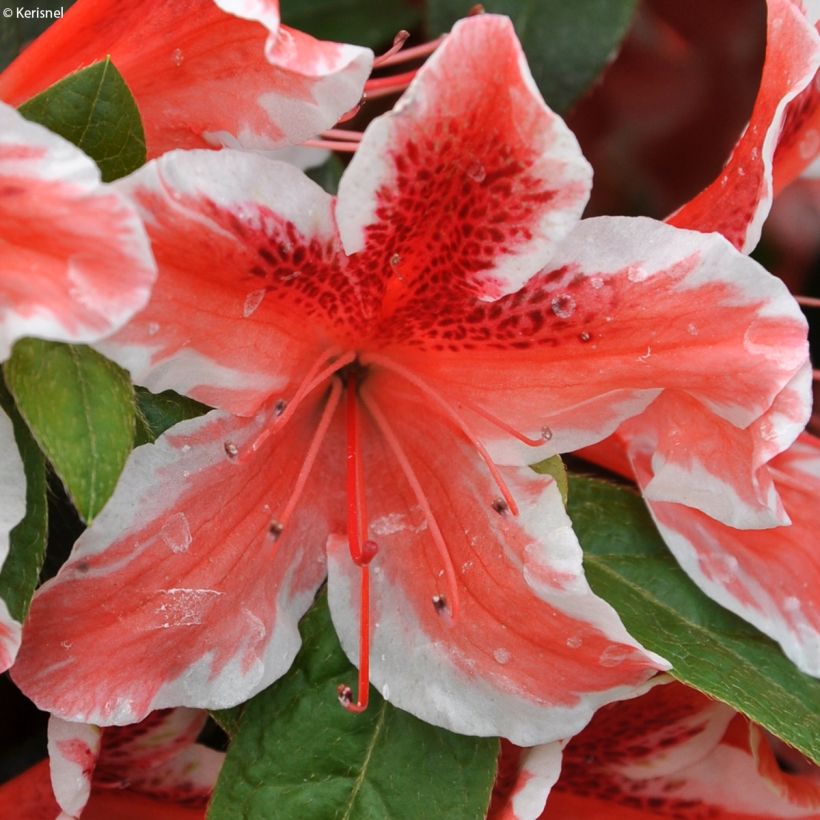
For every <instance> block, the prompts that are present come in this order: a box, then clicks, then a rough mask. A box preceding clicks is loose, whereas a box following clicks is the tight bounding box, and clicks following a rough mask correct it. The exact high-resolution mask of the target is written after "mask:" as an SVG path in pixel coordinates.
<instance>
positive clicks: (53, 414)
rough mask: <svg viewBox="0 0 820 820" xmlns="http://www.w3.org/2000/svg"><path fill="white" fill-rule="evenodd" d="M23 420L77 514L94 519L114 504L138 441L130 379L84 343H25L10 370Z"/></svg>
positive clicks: (16, 348) (14, 354) (8, 376)
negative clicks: (112, 500)
mask: <svg viewBox="0 0 820 820" xmlns="http://www.w3.org/2000/svg"><path fill="white" fill-rule="evenodd" d="M5 373H6V383H7V384H8V387H9V390H10V391H11V393H12V395H13V396H14V399H15V402H16V403H17V407H18V408H19V410H20V413H21V415H22V416H23V418H24V419H25V420H26V424H28V427H29V429H30V430H31V432H32V433H33V435H34V438H35V439H36V440H37V442H38V444H39V445H40V448H41V449H42V451H43V452H44V453H45V455H46V457H47V458H48V460H49V461H50V462H51V465H52V467H53V468H54V471H55V472H56V473H57V475H58V476H59V477H60V479H61V481H62V482H63V485H64V486H65V488H66V490H67V492H68V494H69V496H70V497H71V500H72V502H73V503H74V506H75V507H76V508H77V512H79V514H80V515H81V516H82V518H83V520H84V521H86V522H89V521H91V520H92V519H93V518H94V516H95V515H97V513H98V512H99V511H100V510H101V509H102V508H103V506H104V505H105V502H106V501H108V499H109V497H110V496H111V493H112V492H113V491H114V487H115V485H116V483H117V479H118V478H119V476H120V473H121V472H122V468H123V466H124V465H125V460H126V458H128V454H129V453H130V452H131V448H132V446H133V442H134V413H135V406H134V391H133V388H132V386H131V381H130V379H129V378H128V374H127V373H126V372H125V371H124V370H122V369H121V368H119V367H117V365H115V364H114V363H113V362H110V361H109V360H108V359H106V358H104V357H103V356H101V355H100V354H99V353H97V352H96V351H94V350H92V349H91V348H90V347H85V346H84V345H66V344H59V343H57V342H46V341H42V340H40V339H23V340H21V341H19V342H17V344H16V345H15V346H14V350H13V351H12V355H11V358H10V359H9V360H8V362H6V365H5Z"/></svg>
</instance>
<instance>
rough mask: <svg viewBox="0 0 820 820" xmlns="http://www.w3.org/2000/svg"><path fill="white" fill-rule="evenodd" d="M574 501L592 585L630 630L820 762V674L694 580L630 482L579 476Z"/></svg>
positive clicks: (688, 676) (678, 670) (681, 676)
mask: <svg viewBox="0 0 820 820" xmlns="http://www.w3.org/2000/svg"><path fill="white" fill-rule="evenodd" d="M568 509H569V514H570V516H571V518H572V521H573V524H574V526H575V532H576V533H577V534H578V538H579V540H580V541H581V544H582V546H583V548H584V569H585V571H586V575H587V578H588V579H589V583H590V586H591V587H592V588H593V590H594V591H595V592H596V593H597V594H598V595H600V596H601V597H602V598H604V599H605V600H606V601H608V602H609V603H610V604H612V606H614V607H615V609H616V610H617V611H618V613H619V614H620V616H621V618H622V619H623V622H624V624H625V626H626V628H627V629H628V630H629V632H630V633H631V634H632V635H634V637H635V638H637V639H638V640H639V641H640V642H641V643H642V644H643V645H644V646H646V647H647V648H648V649H651V650H653V651H655V652H657V653H658V654H660V655H663V656H664V657H665V658H666V659H667V660H668V661H669V662H670V663H671V664H672V665H673V670H672V675H674V676H675V677H676V678H678V680H681V681H683V682H684V683H686V684H689V685H690V686H693V687H695V688H696V689H700V690H701V691H702V692H706V694H708V695H711V696H712V697H715V698H717V699H718V700H722V701H724V702H725V703H728V704H730V705H731V706H733V707H734V708H735V709H737V710H738V711H739V712H743V714H745V715H747V716H748V717H750V718H751V719H752V720H753V721H755V723H759V724H760V725H761V726H764V727H765V728H766V729H768V730H769V731H770V732H772V733H773V734H775V735H777V736H778V737H780V738H782V739H783V740H785V741H786V742H787V743H790V744H791V745H792V746H795V747H796V748H798V749H799V750H800V751H802V752H803V753H804V754H806V755H808V756H809V757H811V758H812V759H813V760H815V761H818V762H820V713H818V711H817V704H818V703H820V681H818V680H816V679H814V678H810V677H809V676H808V675H804V674H803V673H801V672H800V671H799V670H798V669H797V667H795V666H794V664H792V662H791V661H789V660H788V659H787V658H786V657H785V656H784V655H783V653H782V652H781V650H780V647H778V646H777V644H775V643H774V641H772V640H770V639H769V638H767V637H766V636H765V635H763V634H762V633H761V632H759V631H758V630H757V629H755V628H754V627H753V626H751V625H750V624H747V623H746V622H745V621H743V620H741V619H740V618H738V617H737V616H736V615H733V614H732V613H731V612H729V611H728V610H725V609H723V607H721V606H719V605H718V604H716V603H715V602H714V601H712V600H711V599H710V598H707V597H706V595H704V594H703V593H702V592H701V591H700V589H698V587H697V586H695V584H694V583H693V582H692V581H690V580H689V578H688V577H687V575H686V574H685V573H684V572H683V570H681V569H680V567H679V566H678V564H677V562H676V561H675V559H674V558H673V557H672V554H671V553H670V552H669V550H668V549H667V548H666V546H665V545H664V543H663V541H662V540H661V537H660V535H659V533H658V531H657V528H656V527H655V525H654V523H653V522H652V519H651V517H650V515H649V512H648V511H647V509H646V507H645V505H644V503H643V502H642V501H641V499H640V498H639V497H638V496H637V495H636V494H635V493H634V492H632V491H631V490H628V489H625V488H623V487H617V486H614V485H611V484H607V483H606V482H603V481H598V480H593V479H585V478H578V477H572V478H571V479H570V502H569V508H568Z"/></svg>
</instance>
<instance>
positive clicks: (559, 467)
mask: <svg viewBox="0 0 820 820" xmlns="http://www.w3.org/2000/svg"><path fill="white" fill-rule="evenodd" d="M530 466H531V467H532V469H533V470H535V472H536V473H540V474H541V475H551V476H552V477H553V478H554V479H555V483H556V484H557V485H558V490H559V491H560V493H561V498H562V499H563V501H564V505H565V506H566V503H567V499H568V497H569V478H568V477H567V468H566V467H565V466H564V461H563V459H562V458H561V456H550V458H545V459H544V460H543V461H539V462H538V464H531V465H530Z"/></svg>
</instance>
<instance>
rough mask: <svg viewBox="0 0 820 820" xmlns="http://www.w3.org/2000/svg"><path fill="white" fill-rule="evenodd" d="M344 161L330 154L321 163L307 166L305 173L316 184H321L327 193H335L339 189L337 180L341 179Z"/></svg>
mask: <svg viewBox="0 0 820 820" xmlns="http://www.w3.org/2000/svg"><path fill="white" fill-rule="evenodd" d="M344 169H345V166H344V163H342V161H341V160H340V159H339V157H337V156H336V154H331V155H330V156H329V157H328V158H327V159H326V160H325V161H324V162H323V163H322V164H321V165H317V166H316V167H315V168H309V169H308V170H307V171H306V172H305V173H307V175H308V176H309V177H310V178H311V179H312V180H313V181H314V182H315V183H316V184H317V185H321V186H322V188H324V189H325V191H327V192H328V193H329V194H333V196H336V194H337V193H338V191H339V182H340V180H341V179H342V173H343V172H344Z"/></svg>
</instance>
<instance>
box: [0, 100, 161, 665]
mask: <svg viewBox="0 0 820 820" xmlns="http://www.w3.org/2000/svg"><path fill="white" fill-rule="evenodd" d="M0 268H2V286H1V287H0V362H2V361H5V359H7V358H8V356H9V353H10V352H11V347H12V345H13V344H14V342H15V341H17V339H20V338H22V337H23V336H38V337H40V338H44V339H54V340H57V341H66V342H91V341H96V340H98V339H100V338H101V337H103V336H105V335H106V334H108V333H111V332H112V331H114V330H116V329H118V328H119V327H121V326H122V325H123V323H124V322H126V321H127V320H128V319H129V318H130V317H131V316H132V315H133V314H134V313H135V312H136V311H137V310H139V309H140V308H141V307H143V306H144V305H145V303H146V302H147V301H148V296H149V293H150V290H151V285H152V283H153V281H154V278H155V277H156V265H155V263H154V258H153V255H152V253H151V246H150V242H149V240H148V237H147V235H146V233H145V229H144V228H143V225H142V220H141V219H140V216H139V214H138V213H137V209H136V208H135V207H134V205H133V203H132V202H131V201H130V200H129V199H128V198H127V197H126V196H125V195H124V194H123V193H122V192H121V191H119V190H117V189H115V188H113V187H112V186H110V185H105V184H103V183H102V182H101V181H100V172H99V170H98V168H97V166H96V165H95V164H94V162H93V161H92V160H91V159H89V157H87V156H86V155H85V154H84V153H83V152H82V151H80V150H79V149H78V148H76V147H75V146H73V145H72V144H71V143H69V142H67V141H66V140H64V139H63V138H62V137H59V136H57V135H56V134H53V133H52V132H51V131H48V130H47V129H45V128H43V127H42V126H40V125H36V124H35V123H31V122H28V121H27V120H26V119H24V118H23V117H22V116H21V115H20V114H18V113H17V112H16V111H15V110H14V109H12V108H9V107H8V106H7V105H4V104H3V103H0ZM0 449H2V454H3V456H2V464H3V477H2V480H0V481H1V482H2V489H0V567H2V565H3V562H4V561H5V560H6V556H7V554H8V546H9V544H8V533H9V531H10V530H11V529H12V527H14V525H15V524H17V522H18V521H19V520H20V519H21V518H22V517H23V515H24V513H25V478H24V475H23V466H22V463H21V462H20V457H19V455H18V454H17V448H16V445H15V442H14V436H13V432H12V429H11V423H10V422H9V420H8V418H6V416H5V415H4V414H2V411H0ZM19 641H20V624H19V623H17V622H16V621H15V620H14V619H13V618H12V617H11V615H10V614H9V612H8V609H7V606H6V604H5V602H4V601H2V600H1V599H0V671H2V670H5V669H7V668H8V667H9V666H10V665H11V662H12V661H13V660H14V655H15V653H16V650H17V646H18V645H19Z"/></svg>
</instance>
